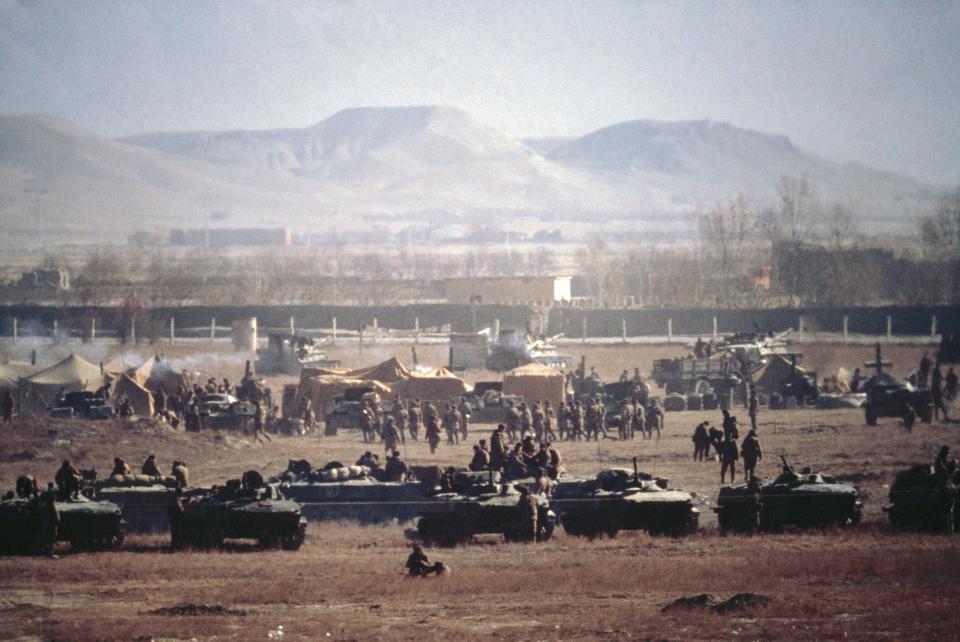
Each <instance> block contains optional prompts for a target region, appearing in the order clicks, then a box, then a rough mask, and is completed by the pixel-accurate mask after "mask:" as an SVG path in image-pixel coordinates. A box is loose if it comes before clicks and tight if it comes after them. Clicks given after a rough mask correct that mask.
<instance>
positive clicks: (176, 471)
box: [170, 461, 190, 488]
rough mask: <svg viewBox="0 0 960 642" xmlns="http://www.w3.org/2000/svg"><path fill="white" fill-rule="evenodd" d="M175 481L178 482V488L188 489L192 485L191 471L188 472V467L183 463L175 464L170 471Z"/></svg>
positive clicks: (177, 462) (176, 462)
mask: <svg viewBox="0 0 960 642" xmlns="http://www.w3.org/2000/svg"><path fill="white" fill-rule="evenodd" d="M170 473H171V474H172V475H173V477H174V479H176V480H177V488H186V487H187V485H188V484H189V483H190V471H188V470H187V465H186V464H185V463H184V462H182V461H175V462H173V467H172V469H171V471H170Z"/></svg>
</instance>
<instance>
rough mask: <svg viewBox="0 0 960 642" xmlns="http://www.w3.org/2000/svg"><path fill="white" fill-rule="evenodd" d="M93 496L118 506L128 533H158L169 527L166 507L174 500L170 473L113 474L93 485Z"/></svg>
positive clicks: (168, 513) (174, 492)
mask: <svg viewBox="0 0 960 642" xmlns="http://www.w3.org/2000/svg"><path fill="white" fill-rule="evenodd" d="M94 487H95V489H96V494H95V496H96V498H97V499H100V500H104V501H109V502H113V503H114V504H116V505H117V506H119V507H120V511H121V513H122V515H123V521H124V522H125V523H126V530H127V532H130V533H159V532H165V531H167V530H168V529H169V528H170V506H171V504H173V502H174V501H175V500H176V496H177V480H176V478H174V477H172V476H169V475H167V476H163V477H152V476H149V475H113V476H111V477H108V478H107V479H104V480H102V481H98V482H96V484H95V486H94Z"/></svg>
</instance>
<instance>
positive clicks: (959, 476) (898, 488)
mask: <svg viewBox="0 0 960 642" xmlns="http://www.w3.org/2000/svg"><path fill="white" fill-rule="evenodd" d="M958 502H960V472H955V473H954V475H953V479H952V480H951V483H949V484H947V483H944V482H941V481H940V480H938V479H937V478H936V476H935V475H934V471H933V468H932V467H931V466H930V465H926V464H924V465H917V466H911V467H910V468H908V469H907V470H904V471H901V472H900V473H898V474H897V477H896V479H895V480H894V482H893V485H892V486H890V506H885V507H884V509H883V510H884V511H885V512H886V513H887V516H888V517H889V518H890V524H891V525H893V527H894V528H901V529H906V530H920V531H929V532H941V531H945V530H948V529H949V528H950V522H952V521H954V520H956V512H957V508H956V505H957V503H958ZM951 507H953V519H948V517H950V515H949V514H948V513H949V511H950V508H951ZM954 527H955V526H954Z"/></svg>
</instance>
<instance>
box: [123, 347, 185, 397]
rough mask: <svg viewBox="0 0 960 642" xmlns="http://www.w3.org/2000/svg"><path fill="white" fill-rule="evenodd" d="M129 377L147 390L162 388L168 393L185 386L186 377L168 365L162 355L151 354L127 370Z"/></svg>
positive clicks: (154, 390)
mask: <svg viewBox="0 0 960 642" xmlns="http://www.w3.org/2000/svg"><path fill="white" fill-rule="evenodd" d="M127 374H128V375H130V378H131V379H133V380H134V381H136V382H137V383H138V384H139V385H141V386H143V387H144V388H146V389H147V390H150V391H153V392H156V391H157V390H160V387H161V386H163V389H164V390H165V391H166V392H168V393H170V392H176V391H177V388H179V387H180V386H186V384H187V379H186V377H185V376H184V375H183V373H182V372H180V371H179V370H176V369H175V368H174V367H173V366H171V365H170V362H169V361H168V360H167V359H165V358H163V357H162V356H159V355H157V356H153V357H150V358H149V359H147V360H146V361H144V362H143V363H142V364H141V365H139V366H137V367H136V368H134V369H132V370H129V371H128V372H127Z"/></svg>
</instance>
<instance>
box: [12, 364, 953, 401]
mask: <svg viewBox="0 0 960 642" xmlns="http://www.w3.org/2000/svg"><path fill="white" fill-rule="evenodd" d="M943 383H944V388H943V393H944V396H945V397H946V398H947V400H949V401H953V400H954V398H955V397H956V396H957V373H955V372H954V371H953V367H952V366H951V367H949V368H947V374H946V376H945V377H944V378H943ZM8 394H9V393H8Z"/></svg>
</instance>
